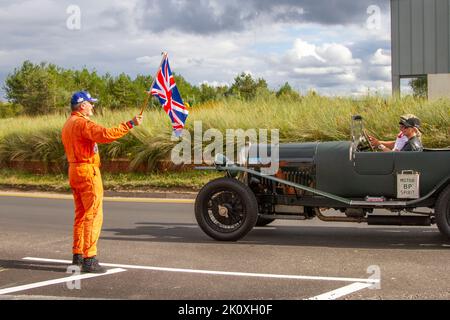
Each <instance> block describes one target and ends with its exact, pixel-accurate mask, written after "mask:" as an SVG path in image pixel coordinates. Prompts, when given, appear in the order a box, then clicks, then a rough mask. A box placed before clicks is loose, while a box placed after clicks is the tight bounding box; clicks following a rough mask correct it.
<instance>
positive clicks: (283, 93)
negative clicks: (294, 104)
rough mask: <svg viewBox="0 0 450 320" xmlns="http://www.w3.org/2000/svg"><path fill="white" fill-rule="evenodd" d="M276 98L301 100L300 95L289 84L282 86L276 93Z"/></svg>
mask: <svg viewBox="0 0 450 320" xmlns="http://www.w3.org/2000/svg"><path fill="white" fill-rule="evenodd" d="M276 96H277V98H281V99H291V100H296V99H300V94H299V93H298V92H297V91H295V90H294V89H292V87H291V85H290V84H289V82H286V83H285V84H284V85H283V86H281V88H280V89H279V90H278V91H277V92H276Z"/></svg>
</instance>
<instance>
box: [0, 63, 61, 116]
mask: <svg viewBox="0 0 450 320" xmlns="http://www.w3.org/2000/svg"><path fill="white" fill-rule="evenodd" d="M51 68H55V66H53V65H52V66H51ZM4 89H5V91H6V97H7V99H8V100H9V101H10V102H12V103H14V104H20V105H22V106H23V108H24V111H25V113H27V114H30V115H33V114H44V113H49V112H53V111H56V110H57V107H58V105H60V104H61V103H60V94H58V83H57V78H56V77H55V75H54V74H53V73H52V72H49V66H48V65H47V64H46V63H41V64H39V65H35V64H33V63H31V62H30V61H25V62H24V63H23V64H22V66H21V67H20V68H16V69H14V72H13V73H12V74H9V75H8V76H7V77H6V81H5V87H4Z"/></svg>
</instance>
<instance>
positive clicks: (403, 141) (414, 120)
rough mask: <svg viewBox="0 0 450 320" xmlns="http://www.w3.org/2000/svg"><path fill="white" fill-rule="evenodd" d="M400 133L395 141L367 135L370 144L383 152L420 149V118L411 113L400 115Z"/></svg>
mask: <svg viewBox="0 0 450 320" xmlns="http://www.w3.org/2000/svg"><path fill="white" fill-rule="evenodd" d="M399 125H400V133H399V134H398V135H397V139H396V140H395V141H380V140H378V139H377V138H375V137H373V136H369V142H370V143H371V144H372V146H374V147H376V148H378V149H379V150H381V151H383V152H389V151H422V150H423V146H422V141H421V132H420V119H419V118H418V117H416V116H415V115H413V114H406V115H403V116H401V117H400V122H399Z"/></svg>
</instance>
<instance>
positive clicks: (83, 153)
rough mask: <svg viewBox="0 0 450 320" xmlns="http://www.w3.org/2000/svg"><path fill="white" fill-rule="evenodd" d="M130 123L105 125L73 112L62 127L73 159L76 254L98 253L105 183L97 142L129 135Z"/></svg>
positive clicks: (66, 148) (91, 254)
mask: <svg viewBox="0 0 450 320" xmlns="http://www.w3.org/2000/svg"><path fill="white" fill-rule="evenodd" d="M129 130H130V127H129V126H127V124H126V123H121V124H120V125H119V126H118V127H115V128H104V127H102V126H100V125H98V124H96V123H94V122H92V121H91V120H90V119H89V118H87V117H86V116H84V115H83V114H81V113H80V112H72V114H71V116H70V118H69V119H68V120H67V121H66V123H65V125H64V127H63V129H62V142H63V144H64V149H65V152H66V156H67V160H68V162H69V181H70V187H71V188H72V192H73V197H74V201H75V221H74V226H73V248H72V249H73V254H82V255H83V257H84V258H87V257H89V258H90V257H93V256H95V255H97V242H98V239H99V237H100V231H101V229H102V223H103V209H102V200H103V184H102V178H101V175H100V169H99V167H100V156H99V154H98V147H97V143H109V142H113V141H114V140H117V139H119V138H121V137H123V136H124V135H126V134H127V133H128V132H129Z"/></svg>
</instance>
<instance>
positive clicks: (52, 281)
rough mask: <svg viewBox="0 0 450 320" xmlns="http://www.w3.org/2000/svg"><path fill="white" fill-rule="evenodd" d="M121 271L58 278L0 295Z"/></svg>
mask: <svg viewBox="0 0 450 320" xmlns="http://www.w3.org/2000/svg"><path fill="white" fill-rule="evenodd" d="M123 271H126V270H125V269H120V268H116V269H110V270H108V271H107V272H106V273H99V274H93V273H87V274H81V275H75V276H70V277H65V278H59V279H53V280H48V281H41V282H36V283H31V284H26V285H22V286H17V287H11V288H6V289H0V295H3V294H7V293H12V292H17V291H24V290H30V289H35V288H40V287H45V286H50V285H53V284H58V283H64V282H71V281H75V280H82V279H89V278H94V277H100V276H105V275H109V274H114V273H118V272H123Z"/></svg>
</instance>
